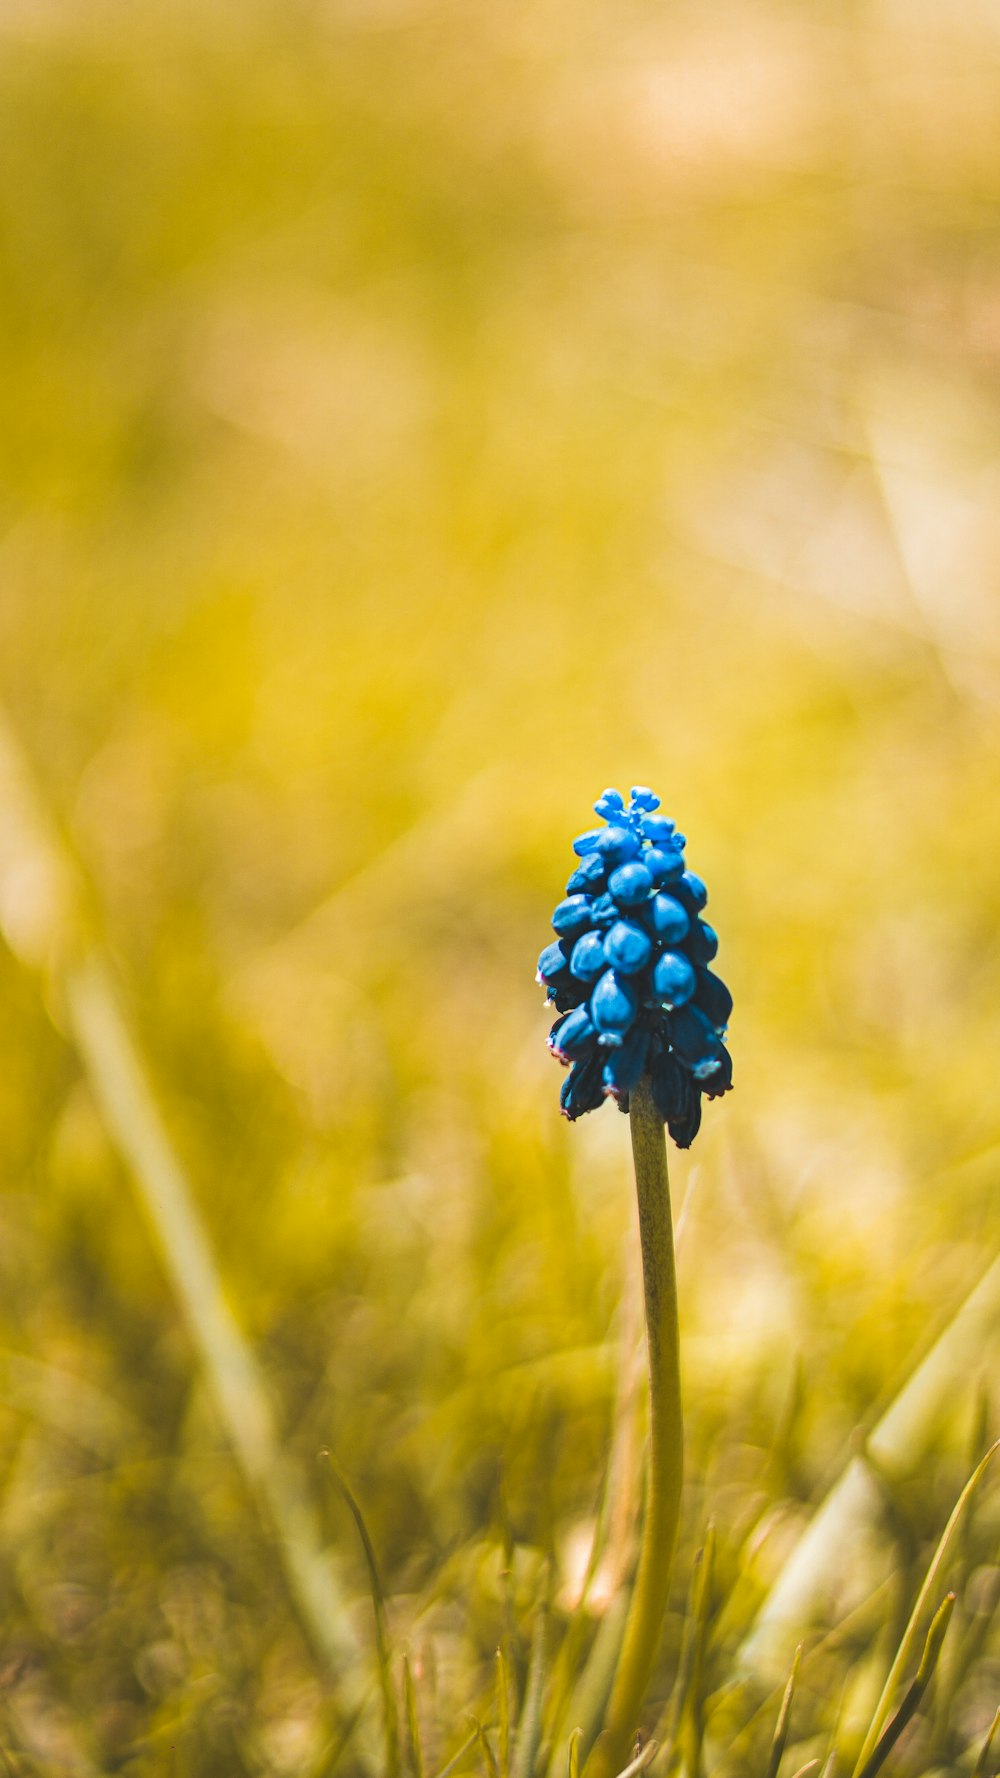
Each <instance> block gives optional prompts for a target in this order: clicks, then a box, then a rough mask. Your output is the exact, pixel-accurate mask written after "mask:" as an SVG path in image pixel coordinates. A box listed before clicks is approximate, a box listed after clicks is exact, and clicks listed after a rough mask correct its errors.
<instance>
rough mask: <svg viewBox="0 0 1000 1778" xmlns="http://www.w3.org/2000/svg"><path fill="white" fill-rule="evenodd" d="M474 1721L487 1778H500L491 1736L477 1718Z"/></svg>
mask: <svg viewBox="0 0 1000 1778" xmlns="http://www.w3.org/2000/svg"><path fill="white" fill-rule="evenodd" d="M472 1720H473V1722H474V1723H475V1725H476V1740H477V1741H478V1742H479V1751H480V1753H481V1754H482V1756H483V1768H484V1770H485V1772H486V1778H500V1773H499V1771H498V1770H497V1762H496V1755H495V1753H494V1752H493V1749H492V1747H491V1746H490V1741H489V1736H488V1735H487V1733H486V1730H485V1729H484V1728H483V1725H482V1723H481V1722H480V1721H479V1720H478V1718H477V1717H473V1719H472Z"/></svg>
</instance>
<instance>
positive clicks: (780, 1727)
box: [766, 1642, 802, 1778]
mask: <svg viewBox="0 0 1000 1778" xmlns="http://www.w3.org/2000/svg"><path fill="white" fill-rule="evenodd" d="M801 1659H802V1644H801V1642H800V1643H799V1646H798V1648H797V1649H796V1650H795V1659H794V1661H793V1662H792V1670H791V1672H790V1673H789V1675H788V1684H787V1685H786V1687H785V1693H784V1696H783V1698H782V1700H781V1709H780V1710H779V1711H778V1720H777V1723H776V1724H775V1729H774V1739H773V1741H772V1742H771V1751H770V1754H769V1755H768V1760H767V1774H766V1778H778V1767H779V1766H780V1764H781V1756H782V1754H783V1753H784V1751H785V1743H786V1741H787V1740H788V1725H789V1721H790V1718H791V1713H792V1699H793V1697H794V1696H795V1681H796V1679H797V1678H798V1673H799V1662H800V1660H801Z"/></svg>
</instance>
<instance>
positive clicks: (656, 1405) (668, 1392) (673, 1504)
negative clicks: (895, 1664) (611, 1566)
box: [584, 1078, 683, 1778]
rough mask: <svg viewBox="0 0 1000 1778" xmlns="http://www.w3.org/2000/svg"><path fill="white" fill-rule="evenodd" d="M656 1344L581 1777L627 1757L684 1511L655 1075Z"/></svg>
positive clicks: (641, 1181)
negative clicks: (635, 1485)
mask: <svg viewBox="0 0 1000 1778" xmlns="http://www.w3.org/2000/svg"><path fill="white" fill-rule="evenodd" d="M630 1101H631V1110H630V1122H631V1127H632V1155H633V1159H634V1161H635V1183H636V1192H637V1195H638V1200H639V1238H640V1243H641V1247H642V1281H643V1290H644V1293H645V1299H646V1340H647V1347H648V1352H649V1462H648V1468H647V1472H646V1510H645V1516H644V1521H643V1531H642V1546H641V1549H640V1552H639V1565H638V1568H637V1570H636V1577H635V1585H634V1588H633V1591H632V1599H631V1604H630V1607H629V1614H628V1620H627V1622H626V1625H625V1635H624V1639H623V1641H622V1649H621V1654H620V1656H619V1659H618V1667H617V1670H616V1673H615V1678H614V1683H613V1685H612V1688H611V1697H610V1699H609V1702H608V1708H607V1714H606V1716H605V1724H604V1729H603V1731H602V1733H601V1734H600V1735H599V1736H598V1739H597V1741H596V1743H595V1745H594V1749H593V1752H592V1753H591V1755H590V1758H589V1760H588V1761H587V1765H586V1768H585V1775H584V1778H613V1775H614V1774H616V1773H618V1772H620V1771H621V1768H622V1766H623V1765H624V1764H625V1763H626V1761H627V1759H628V1756H629V1753H630V1751H631V1746H632V1738H633V1735H634V1732H635V1729H636V1726H637V1722H638V1715H639V1710H640V1708H641V1705H642V1700H643V1697H644V1695H645V1691H646V1687H647V1685H648V1683H649V1676H650V1673H651V1672H652V1669H653V1662H654V1660H655V1659H656V1651H657V1648H658V1646H659V1641H660V1634H661V1631H662V1629H663V1618H664V1613H665V1611H666V1605H667V1595H668V1592H669V1589H670V1574H671V1569H672V1567H673V1560H674V1549H675V1546H676V1543H677V1526H678V1521H679V1518H680V1505H681V1476H682V1471H683V1421H682V1417H681V1379H680V1349H679V1341H678V1332H677V1276H676V1272H675V1269H674V1239H673V1228H672V1226H671V1220H670V1184H669V1180H668V1178H667V1145H666V1139H665V1136H664V1131H663V1119H662V1117H661V1116H660V1114H659V1112H658V1111H657V1109H656V1106H655V1105H654V1103H653V1096H652V1093H651V1091H650V1087H649V1082H648V1080H646V1079H645V1078H644V1079H643V1080H641V1081H640V1082H639V1085H638V1086H637V1087H636V1088H635V1090H634V1092H632V1093H631V1095H630Z"/></svg>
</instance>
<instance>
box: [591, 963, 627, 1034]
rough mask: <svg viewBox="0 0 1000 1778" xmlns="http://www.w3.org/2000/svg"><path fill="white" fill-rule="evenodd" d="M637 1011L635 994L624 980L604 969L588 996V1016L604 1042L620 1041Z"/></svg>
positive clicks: (611, 970)
mask: <svg viewBox="0 0 1000 1778" xmlns="http://www.w3.org/2000/svg"><path fill="white" fill-rule="evenodd" d="M636 1011H637V1004H636V998H635V994H634V993H633V991H632V989H631V988H630V987H629V985H628V983H627V982H626V981H623V980H622V978H621V977H620V976H618V975H616V974H615V972H614V970H613V969H606V970H605V972H604V974H603V975H602V976H601V979H600V981H599V982H598V984H597V986H596V988H595V989H594V992H593V993H592V994H591V996H590V1016H591V1018H592V1019H593V1021H594V1025H595V1026H596V1028H597V1030H598V1032H599V1033H600V1036H601V1039H602V1040H603V1041H604V1042H605V1043H620V1042H621V1040H622V1036H623V1035H624V1033H625V1032H626V1031H627V1030H628V1029H629V1026H630V1025H631V1024H632V1023H633V1021H634V1019H635V1015H636Z"/></svg>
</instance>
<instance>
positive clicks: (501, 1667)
mask: <svg viewBox="0 0 1000 1778" xmlns="http://www.w3.org/2000/svg"><path fill="white" fill-rule="evenodd" d="M497 1723H498V1725H499V1730H500V1778H510V1692H509V1691H508V1689H507V1663H506V1661H505V1660H504V1658H503V1649H502V1648H498V1649H497Z"/></svg>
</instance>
